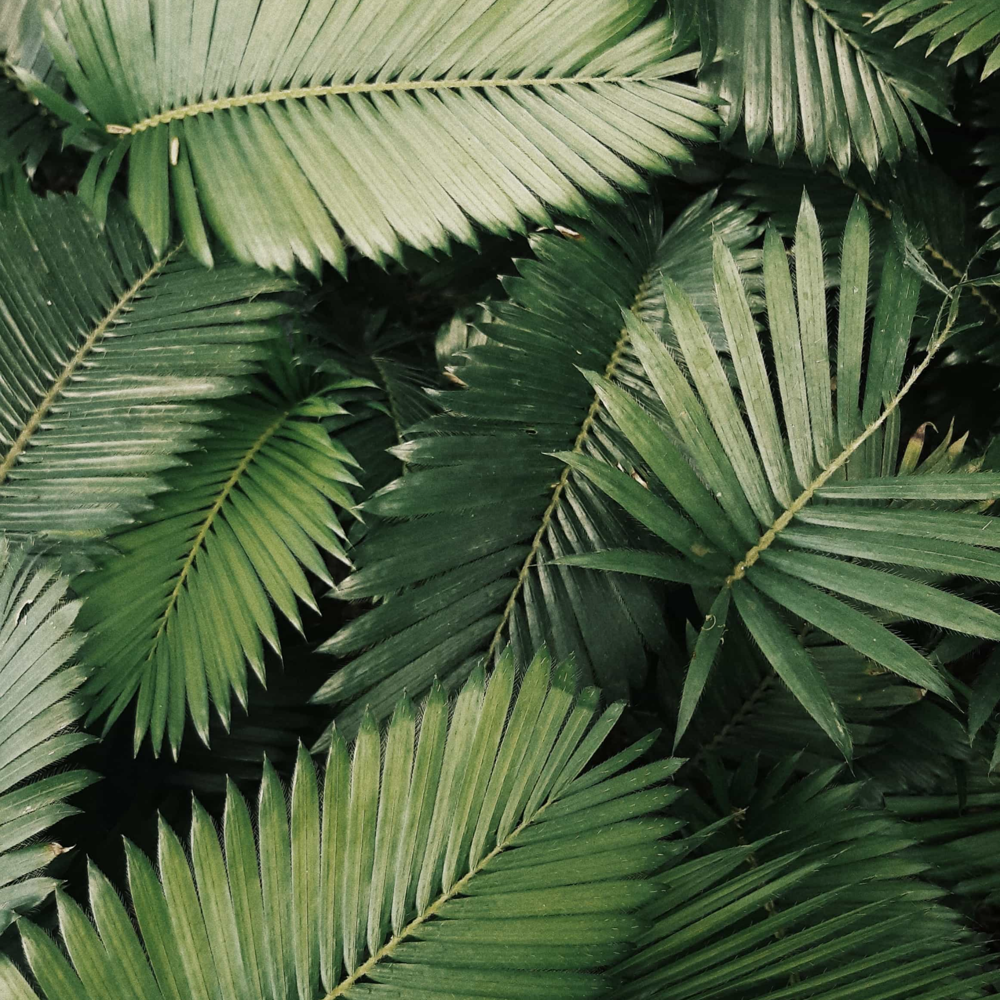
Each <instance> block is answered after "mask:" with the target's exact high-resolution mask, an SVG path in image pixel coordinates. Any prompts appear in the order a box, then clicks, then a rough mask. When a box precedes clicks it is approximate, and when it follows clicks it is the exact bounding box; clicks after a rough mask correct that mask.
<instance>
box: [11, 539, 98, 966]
mask: <svg viewBox="0 0 1000 1000" xmlns="http://www.w3.org/2000/svg"><path fill="white" fill-rule="evenodd" d="M67 589H68V582H67V581H66V580H64V579H61V578H60V577H59V576H58V575H57V573H56V572H55V571H54V570H53V569H52V568H51V567H49V566H47V565H45V564H44V563H41V562H39V561H38V560H37V558H35V557H31V556H29V555H27V554H26V553H25V552H24V550H23V549H22V548H19V547H15V546H12V545H11V544H10V543H9V542H8V540H7V539H6V538H4V537H2V536H0V931H3V930H5V929H6V928H7V926H8V925H9V924H10V923H11V922H12V921H13V920H14V918H15V917H16V915H17V913H19V912H24V911H26V910H29V909H31V908H32V907H34V906H37V905H38V903H40V902H41V901H42V900H43V899H44V898H45V897H46V896H47V895H48V894H49V893H50V892H51V891H52V890H53V889H54V888H55V886H56V885H57V884H58V883H57V882H56V881H55V880H54V879H52V878H47V877H45V876H44V875H41V874H39V871H40V869H43V868H44V867H45V866H46V865H47V864H48V863H49V862H50V861H51V860H52V859H53V858H55V857H58V856H59V855H60V854H61V853H62V852H63V848H62V847H61V846H60V845H59V844H56V843H51V842H49V843H46V842H45V841H44V839H40V838H44V836H45V833H46V831H47V830H48V829H49V828H50V827H52V826H54V825H55V824H56V823H58V822H59V821H60V820H62V819H65V818H66V817H67V816H72V815H74V814H75V813H76V812H77V811H78V810H76V809H75V808H73V807H72V806H70V805H69V804H67V802H66V799H67V798H69V797H70V796H71V795H72V794H73V793H74V792H78V791H80V790H81V789H83V788H86V787H87V786H88V785H89V784H91V783H92V782H93V781H95V780H96V779H97V776H96V775H94V774H91V773H90V772H87V771H65V770H63V771H59V772H58V773H51V774H49V775H48V776H47V777H43V778H41V779H39V778H38V775H39V773H40V772H43V771H45V770H46V769H47V768H51V767H52V766H53V765H57V764H59V763H60V762H61V761H63V760H64V759H65V758H66V757H68V756H69V755H70V754H71V753H73V751H75V750H78V749H80V748H81V747H84V746H86V745H87V744H89V743H91V742H93V737H90V736H87V735H85V734H83V733H80V732H73V731H72V730H73V726H74V724H75V723H76V722H77V721H78V720H79V719H80V717H81V716H82V715H83V714H84V711H85V702H84V700H83V699H82V698H81V697H80V694H79V691H78V689H79V687H80V685H81V684H82V683H83V681H84V678H85V676H86V674H85V672H84V671H83V669H82V668H81V667H79V666H75V665H74V664H73V662H72V661H73V658H74V654H75V653H76V651H77V649H78V648H79V646H80V642H81V640H82V636H80V635H75V634H74V633H73V632H71V631H70V629H71V626H72V625H73V621H74V619H75V618H76V616H77V613H78V612H79V610H80V606H79V603H78V602H67V601H66V600H64V598H65V596H66V591H67ZM0 982H2V977H0Z"/></svg>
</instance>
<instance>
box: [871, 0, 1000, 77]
mask: <svg viewBox="0 0 1000 1000" xmlns="http://www.w3.org/2000/svg"><path fill="white" fill-rule="evenodd" d="M911 19H915V20H916V23H915V24H912V25H911V26H910V28H909V29H908V30H907V32H906V34H905V35H903V37H902V38H900V39H899V41H898V42H896V45H897V46H899V45H905V44H906V43H907V42H911V41H913V40H914V39H916V38H926V37H927V36H928V35H929V36H930V38H929V39H928V42H927V54H928V55H930V54H931V53H932V52H933V51H934V50H935V49H936V48H938V46H940V45H944V44H945V43H946V42H955V48H954V49H953V51H952V53H951V57H950V58H949V59H948V63H949V65H950V64H951V63H953V62H957V61H958V60H959V59H962V58H964V57H965V56H968V55H972V53H973V52H979V51H980V50H982V49H985V48H987V47H988V46H994V45H996V42H997V39H998V38H1000V9H998V8H997V5H996V3H995V2H994V0H889V2H888V3H886V4H885V5H883V7H882V9H881V10H879V11H878V13H877V14H876V15H875V17H874V18H872V21H871V23H872V24H873V30H874V31H882V30H883V29H884V28H890V27H893V26H895V25H900V24H903V23H904V22H907V21H909V20H911ZM998 69H1000V46H997V47H995V48H993V51H992V52H991V53H990V54H989V56H988V57H987V59H986V65H985V66H984V67H983V75H982V79H983V80H985V79H986V78H987V77H988V76H990V75H991V74H993V73H995V72H996V71H997V70H998Z"/></svg>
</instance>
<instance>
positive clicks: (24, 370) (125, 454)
mask: <svg viewBox="0 0 1000 1000" xmlns="http://www.w3.org/2000/svg"><path fill="white" fill-rule="evenodd" d="M290 287H293V286H292V285H291V283H290V282H289V281H288V280H287V279H284V278H275V277H272V276H269V275H267V274H264V273H262V272H260V271H257V270H255V269H251V268H247V267H244V266H242V265H238V264H235V263H228V264H224V265H222V266H221V267H220V268H218V269H216V271H214V272H212V273H206V272H205V271H204V269H203V268H201V267H200V265H199V264H198V263H197V262H196V261H195V260H193V258H192V257H191V255H190V254H189V253H187V252H186V251H185V250H184V248H183V246H182V245H181V244H177V245H175V246H173V247H171V248H170V249H169V250H168V251H167V252H166V253H165V254H163V255H158V254H155V253H153V252H152V251H151V249H150V247H149V244H148V242H147V241H146V238H145V237H144V236H143V234H142V232H141V230H140V229H139V227H138V226H137V225H136V223H135V220H134V219H133V218H132V217H131V215H130V214H129V213H128V211H127V209H126V208H125V207H124V206H121V205H115V206H112V209H111V211H110V213H109V214H108V217H107V222H106V226H105V229H104V231H103V232H102V231H101V230H100V228H99V227H98V225H97V223H96V222H95V221H94V219H93V218H92V216H91V215H90V214H89V212H88V211H87V210H86V209H85V208H84V206H83V204H82V202H81V201H80V200H79V199H76V198H57V197H49V198H47V199H39V198H35V197H33V196H32V195H30V194H29V193H28V192H27V191H26V190H22V191H19V192H18V193H17V194H16V195H15V197H14V198H13V199H12V204H11V205H10V207H9V208H8V209H6V210H4V211H0V529H2V530H4V531H6V532H8V533H11V534H13V535H15V536H34V535H38V536H42V537H43V538H45V539H47V540H49V541H52V540H62V541H67V542H73V541H77V542H81V541H84V540H86V539H91V538H94V537H100V536H101V535H103V534H104V533H106V532H107V531H108V530H110V529H112V528H115V527H117V526H120V525H122V524H124V523H127V522H128V521H129V520H130V519H131V518H132V517H133V515H134V514H135V513H136V512H137V511H139V510H143V509H145V507H147V506H148V498H149V496H150V495H151V494H152V493H154V492H156V491H157V490H160V489H162V488H163V486H162V484H161V483H160V481H159V479H158V478H157V475H158V474H159V473H161V472H163V471H164V470H166V469H169V468H171V467H172V466H175V465H177V464H179V459H178V457H177V455H178V453H179V452H182V451H186V450H189V449H190V448H191V447H192V446H193V445H194V443H195V442H196V441H197V440H198V439H199V438H201V437H202V436H203V435H204V433H205V432H204V430H203V428H202V424H203V422H204V421H205V420H206V418H207V417H208V416H209V415H210V414H211V410H210V409H209V408H208V406H207V405H206V401H207V400H211V399H215V398H219V397H223V396H227V395H230V394H232V393H233V392H235V391H237V389H238V388H239V378H238V377H239V376H243V375H245V374H246V373H248V372H251V371H253V370H254V369H255V368H256V367H257V362H258V361H259V359H260V358H262V357H263V356H265V355H266V353H267V350H268V349H267V347H266V345H265V343H264V342H265V341H268V340H270V339H271V338H272V337H273V336H274V334H275V328H274V326H273V325H272V324H271V322H270V321H271V320H273V319H274V318H275V317H277V316H279V315H281V314H282V313H283V312H284V311H285V310H286V307H285V306H284V305H282V304H281V303H280V302H279V301H277V300H275V299H273V298H270V297H268V295H267V293H271V292H279V291H282V290H286V289H289V288H290Z"/></svg>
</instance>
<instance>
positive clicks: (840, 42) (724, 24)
mask: <svg viewBox="0 0 1000 1000" xmlns="http://www.w3.org/2000/svg"><path fill="white" fill-rule="evenodd" d="M716 3H717V8H718V11H717V21H718V24H717V29H716V30H717V33H718V46H719V50H718V56H719V58H718V61H717V62H715V63H713V64H711V65H709V66H708V67H707V68H706V69H705V70H704V72H703V74H702V79H703V81H704V82H705V83H706V85H707V86H709V87H710V88H712V89H717V90H718V93H719V95H720V96H721V97H722V98H723V99H724V100H725V101H726V102H727V105H726V107H727V110H726V112H725V114H726V115H727V118H726V127H725V129H724V130H723V137H724V138H726V137H729V136H732V134H733V133H734V131H735V129H736V127H737V126H738V125H739V124H740V122H741V121H742V122H743V125H744V130H745V132H746V139H747V144H748V146H749V148H750V152H751V153H755V152H757V151H759V150H760V149H761V148H762V146H763V145H764V142H765V141H766V140H767V138H768V137H771V138H772V140H773V143H774V148H775V150H776V152H777V154H778V158H779V160H781V161H784V160H786V159H787V158H788V157H789V156H791V154H792V152H793V151H794V150H795V149H796V147H797V146H798V144H799V141H800V138H801V144H802V148H803V149H804V150H805V153H806V155H807V156H808V157H809V160H810V161H811V162H812V163H813V164H814V165H815V166H819V165H821V164H823V163H825V162H826V161H827V160H833V162H834V164H835V165H836V166H837V169H839V170H840V171H841V172H845V171H846V170H847V169H848V168H849V167H850V165H851V161H852V160H853V159H854V158H857V159H859V160H860V161H861V162H862V163H863V164H864V165H865V167H867V169H868V170H869V171H870V172H871V173H874V172H875V170H876V169H877V167H878V165H879V163H880V162H881V161H883V160H885V161H886V162H887V163H889V164H895V163H898V162H899V160H900V159H901V157H903V156H904V155H908V154H913V153H914V152H916V150H917V148H918V143H917V136H918V135H920V134H924V127H923V124H922V122H921V119H920V112H919V110H918V109H920V108H925V109H927V110H928V111H932V112H934V113H935V114H938V115H941V116H942V117H947V116H948V108H947V104H948V89H947V87H946V86H945V82H946V81H945V79H943V74H942V73H941V72H940V71H939V70H938V69H937V68H936V67H934V66H932V65H928V64H925V63H924V61H923V60H922V59H919V58H915V59H914V58H911V59H908V58H907V57H906V55H905V54H904V53H900V52H897V51H894V49H893V47H892V43H893V40H894V39H893V38H892V37H890V36H891V33H889V34H886V35H874V34H873V33H872V32H871V30H870V29H869V28H867V27H866V24H865V14H866V13H867V11H868V8H867V6H866V5H865V4H864V3H863V0H745V2H742V3H727V2H726V0H716ZM705 42H706V39H705V38H704V36H703V39H702V44H703V45H704V44H705Z"/></svg>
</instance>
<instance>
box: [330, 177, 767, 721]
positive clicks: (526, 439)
mask: <svg viewBox="0 0 1000 1000" xmlns="http://www.w3.org/2000/svg"><path fill="white" fill-rule="evenodd" d="M643 213H645V214H643ZM752 223H753V217H752V215H751V214H750V213H747V212H746V211H745V210H743V209H742V208H740V207H739V206H738V205H733V204H722V205H716V204H714V200H713V197H712V196H708V197H706V198H703V199H700V200H699V201H698V202H697V203H696V204H695V205H693V206H691V208H690V209H689V210H688V211H687V212H686V213H685V214H684V215H682V216H681V217H680V218H679V219H678V220H676V221H675V223H674V224H673V225H672V226H671V227H669V229H667V230H666V231H664V225H663V220H662V216H661V214H660V212H659V210H658V209H657V208H655V207H653V208H650V207H648V206H645V207H644V208H642V209H640V208H638V207H633V208H632V209H630V210H629V211H628V212H627V213H624V212H623V213H620V214H617V215H615V216H612V217H609V218H608V219H606V220H604V221H603V222H602V223H601V224H599V225H592V224H586V225H583V224H581V226H580V232H579V235H580V237H581V238H580V239H572V238H571V239H567V238H563V237H561V236H559V235H557V234H553V233H547V234H537V235H535V236H534V237H533V238H532V246H533V248H534V251H535V254H536V259H534V260H526V261H521V262H519V264H518V268H519V271H520V276H519V277H517V278H512V279H509V280H507V281H506V288H507V291H508V293H509V295H510V300H509V301H507V302H498V303H492V304H491V307H490V308H491V322H490V323H488V324H484V327H483V329H482V332H483V333H484V334H486V335H487V336H488V338H489V343H488V344H487V345H486V346H483V347H475V348H472V349H470V350H469V351H468V352H467V355H468V359H467V363H465V364H462V365H457V366H454V367H453V372H454V377H455V378H456V379H457V380H458V381H459V382H460V383H461V384H463V385H464V386H466V388H464V389H461V390H458V391H452V392H445V393H441V394H439V395H438V396H437V399H438V401H439V403H440V404H441V406H442V407H443V408H444V410H445V413H444V414H443V415H442V416H439V417H436V418H434V419H433V420H431V421H429V422H428V423H427V424H426V425H425V426H426V430H425V431H424V432H422V433H420V434H411V435H410V436H409V438H408V440H407V441H406V442H405V443H404V444H403V445H401V446H400V448H398V449H397V450H396V454H397V455H399V456H400V457H401V458H402V459H403V460H404V461H405V462H406V463H407V466H408V471H407V474H406V475H404V476H403V477H402V478H401V479H399V480H397V481H396V482H395V483H392V484H390V485H389V486H388V487H386V488H385V489H383V490H382V491H380V492H379V493H378V494H376V495H375V496H374V497H373V498H372V499H371V500H369V501H368V502H367V503H366V504H365V505H364V510H365V511H366V512H371V513H373V514H375V515H378V516H380V517H383V518H388V519H402V520H403V523H401V524H386V525H382V526H380V527H379V529H378V530H377V531H374V532H372V534H371V536H370V537H369V539H368V540H366V542H365V544H364V545H362V546H361V547H360V548H359V550H358V552H357V554H356V557H355V563H356V565H357V570H356V571H355V572H354V573H353V574H352V575H350V576H349V577H348V578H347V579H346V580H344V581H343V583H342V584H341V586H340V587H339V589H338V594H339V596H341V597H342V598H345V599H359V598H373V597H381V596H383V595H385V594H389V593H392V592H394V591H398V590H400V589H401V588H402V587H408V589H406V590H403V592H402V593H399V594H396V596H393V597H392V598H391V599H390V600H388V601H386V602H385V603H384V604H383V605H382V606H380V607H378V608H376V609H375V610H373V611H369V612H368V613H367V614H365V615H363V616H362V617H360V618H359V619H357V620H355V621H354V622H352V623H350V624H349V625H347V626H346V627H345V628H343V629H341V631H339V632H338V633H337V634H336V635H334V636H333V637H332V638H331V640H330V641H329V642H328V643H327V644H326V646H325V647H323V648H324V649H325V650H326V651H327V652H331V653H335V654H337V655H338V656H348V655H352V654H353V655H355V659H354V660H352V661H351V662H350V663H349V664H347V665H346V666H345V667H343V668H342V669H340V670H338V671H337V672H336V673H335V674H334V675H333V676H332V677H331V679H330V682H329V683H328V684H326V685H324V686H323V688H321V689H320V691H319V692H318V693H317V695H316V700H318V701H321V702H331V703H336V704H338V705H340V706H342V710H341V714H340V715H339V717H338V725H339V726H341V727H343V726H348V728H351V727H355V726H357V724H358V722H359V720H360V717H361V712H362V710H363V708H364V705H365V704H366V703H367V704H369V705H370V706H371V708H372V710H373V711H374V712H375V713H376V715H384V714H385V713H386V712H388V711H390V710H391V708H392V706H393V705H394V704H395V702H396V700H397V699H398V697H399V696H400V694H402V692H403V691H404V690H408V691H410V692H411V693H417V692H421V691H425V690H426V689H427V688H428V687H429V685H430V684H431V681H432V680H433V679H434V677H435V676H437V677H440V678H441V679H442V680H443V681H444V682H445V683H451V684H454V683H458V682H460V681H461V680H462V679H464V677H465V676H467V675H468V673H469V671H470V670H471V669H472V667H473V665H474V664H475V663H476V662H477V661H478V660H479V658H480V657H482V656H483V654H486V655H487V657H488V658H489V659H492V658H493V657H494V656H495V655H496V654H497V653H498V652H499V650H500V649H501V648H503V646H504V645H505V644H506V643H507V642H508V641H510V642H511V643H512V644H513V645H514V647H515V650H516V652H517V654H518V656H519V657H521V658H528V657H530V651H531V650H532V649H533V648H535V647H536V646H537V645H540V644H542V643H545V644H547V645H548V647H549V648H550V649H552V650H553V654H554V655H556V656H557V657H558V658H560V659H562V658H565V657H569V656H573V657H575V659H576V662H577V664H578V666H579V667H580V669H581V671H582V672H583V674H584V676H586V677H588V678H596V679H597V680H598V682H599V683H600V684H601V685H602V686H603V687H604V688H605V689H606V690H608V691H610V692H613V693H614V694H615V695H616V696H618V695H620V694H624V693H625V692H626V690H627V683H628V680H629V671H633V672H634V673H633V678H637V677H638V676H639V672H641V670H642V664H643V662H644V659H645V656H644V653H643V646H642V643H643V637H644V636H645V637H646V639H647V640H649V641H650V642H651V643H652V644H653V645H656V644H657V643H658V641H659V639H658V636H659V635H660V634H661V630H662V625H661V621H660V614H659V610H658V608H657V606H656V603H655V601H654V600H653V598H652V596H651V593H650V591H649V590H648V589H647V588H646V586H645V585H641V584H640V583H639V582H638V581H630V580H625V579H619V580H614V579H612V578H600V577H597V576H595V575H592V574H587V573H582V572H580V571H576V570H568V569H556V568H555V567H553V566H552V560H553V559H555V558H556V557H558V556H561V555H566V554H569V553H572V552H580V551H587V550H589V548H590V547H591V546H592V545H593V540H595V539H603V540H604V542H605V544H615V545H618V544H624V542H625V539H626V537H627V536H626V535H625V534H624V533H623V531H622V528H621V525H620V524H619V523H618V519H617V517H616V514H615V512H614V510H613V509H612V508H611V505H609V504H608V503H607V502H606V501H605V500H604V499H603V498H602V497H601V496H600V495H599V494H598V493H597V492H596V491H595V490H593V489H592V488H591V487H590V486H589V484H588V483H587V482H586V480H585V479H583V478H581V477H578V476H575V475H573V474H571V473H568V472H567V473H565V474H562V475H561V472H562V467H561V465H560V463H559V462H558V461H556V460H554V459H553V458H552V457H551V456H550V454H549V453H550V452H553V451H556V450H559V449H564V448H573V449H575V450H576V451H578V452H579V453H582V454H587V455H595V456H605V455H606V456H608V457H609V459H610V460H612V461H617V460H618V457H619V455H620V452H621V448H622V446H623V442H622V439H621V435H620V434H617V432H616V431H615V429H614V427H613V426H612V425H611V424H610V422H609V421H608V420H607V419H606V417H605V416H604V414H603V413H602V412H601V410H600V408H599V406H598V405H597V401H596V397H595V396H594V394H593V392H592V391H591V390H590V388H589V387H588V386H587V384H586V382H585V381H584V380H583V379H581V378H580V375H579V372H578V371H577V366H578V365H586V366H588V367H591V366H599V367H600V368H601V370H603V371H605V372H606V373H607V374H608V376H609V377H611V378H614V379H619V380H621V382H622V384H624V385H633V384H635V381H636V379H637V378H641V377H642V370H641V366H640V365H639V363H638V361H637V360H636V359H635V357H634V355H633V354H632V352H631V350H630V348H629V344H628V334H627V331H626V329H625V328H624V327H623V325H622V320H621V314H620V311H619V303H622V302H626V303H631V304H632V305H633V307H634V309H635V310H636V312H637V313H638V314H640V315H643V316H645V317H647V318H648V319H649V321H650V322H651V323H654V324H657V325H659V323H660V321H661V318H662V316H663V313H664V306H663V297H662V292H661V291H660V287H659V286H660V282H659V275H660V273H661V272H662V271H665V272H667V273H669V274H671V275H674V276H675V277H676V278H677V280H679V281H681V282H682V283H683V284H684V285H685V287H687V288H688V289H689V290H690V292H691V293H692V294H693V295H696V296H698V297H699V301H701V299H702V293H703V290H704V286H705V284H706V282H709V283H710V280H711V279H710V277H709V278H706V274H707V272H708V270H709V267H710V260H711V242H710V240H711V233H712V231H713V229H714V230H715V231H717V232H718V233H719V235H720V238H722V239H725V240H726V241H727V242H728V243H729V244H730V245H731V246H732V247H733V249H734V251H735V252H737V253H739V254H741V256H743V248H744V247H746V245H747V244H748V243H749V242H750V240H751V239H753V237H754V236H755V235H756V229H755V228H754V227H753V225H752ZM748 262H749V261H748ZM705 308H706V318H707V319H708V321H709V322H712V312H713V311H714V310H716V307H715V304H714V302H708V301H706V302H705ZM716 315H717V312H716ZM629 461H630V459H629ZM613 539H618V541H612V540H613ZM414 584H415V586H409V585H414ZM363 650H367V651H365V652H362V651H363ZM358 654H360V655H358Z"/></svg>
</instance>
